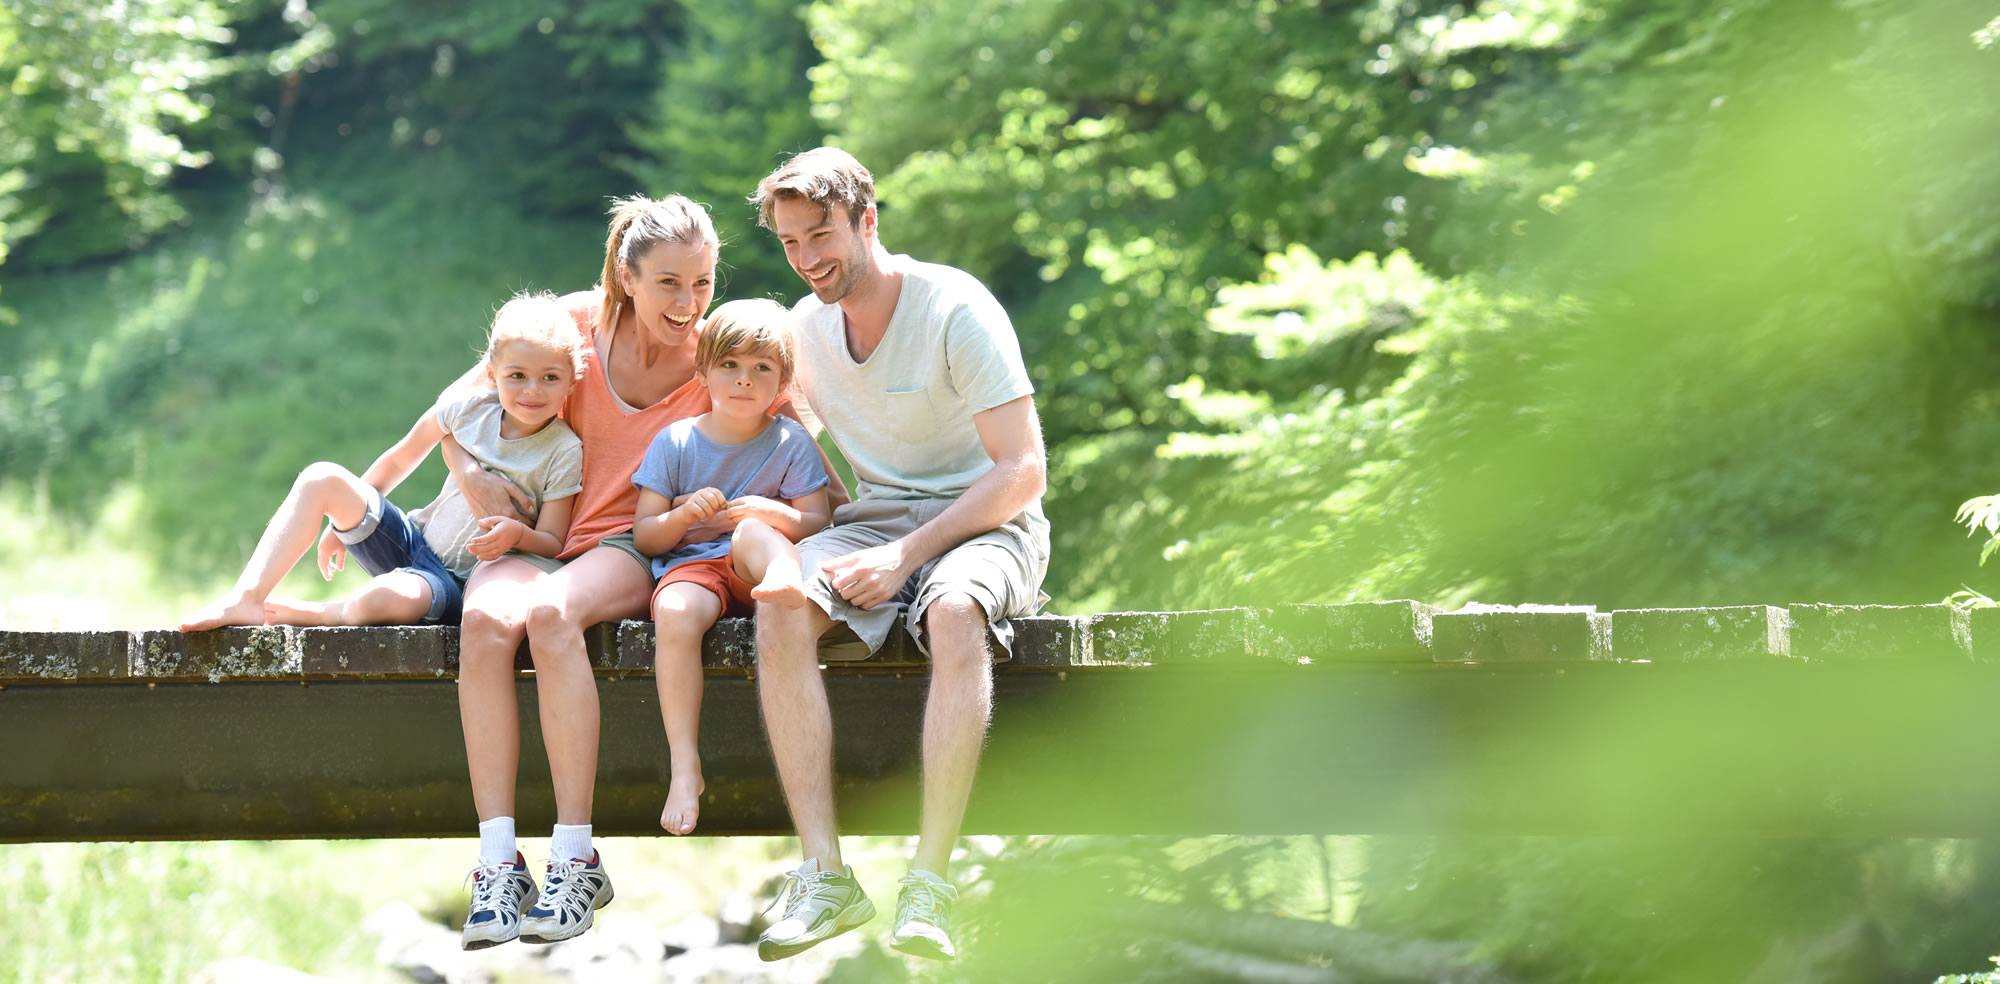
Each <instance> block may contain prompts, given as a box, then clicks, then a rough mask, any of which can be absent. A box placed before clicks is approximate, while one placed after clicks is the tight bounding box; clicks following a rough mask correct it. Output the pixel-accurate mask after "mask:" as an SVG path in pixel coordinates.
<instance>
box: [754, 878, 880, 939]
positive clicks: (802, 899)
mask: <svg viewBox="0 0 2000 984" xmlns="http://www.w3.org/2000/svg"><path fill="white" fill-rule="evenodd" d="M785 892H786V894H785V895H784V896H782V897H783V898H784V901H785V915H784V917H783V918H781V919H779V920H778V921H777V922H775V923H772V924H771V928H770V929H767V930H765V931H764V935H763V936H760V937H758V938H757V956H759V957H761V958H763V959H765V960H783V959H784V958H786V957H789V956H791V955H793V954H795V953H801V952H803V951H805V950H807V949H810V948H812V947H813V946H816V945H818V944H820V943H824V942H826V941H827V940H830V939H833V938H834V937H836V936H839V935H840V934H842V933H845V932H847V931H848V930H850V929H853V928H854V927H856V926H859V925H861V924H862V923H865V922H867V921H868V920H870V919H873V918H875V904H874V903H873V902H870V901H868V896H867V894H866V893H864V892H862V891H861V883H860V882H858V881H855V880H854V869H853V868H842V869H841V870H839V871H821V870H819V862H817V861H807V862H806V863H804V864H802V865H799V866H798V868H796V869H794V870H792V871H787V872H785ZM777 901H778V900H777V899H773V900H771V904H772V905H776V904H777Z"/></svg>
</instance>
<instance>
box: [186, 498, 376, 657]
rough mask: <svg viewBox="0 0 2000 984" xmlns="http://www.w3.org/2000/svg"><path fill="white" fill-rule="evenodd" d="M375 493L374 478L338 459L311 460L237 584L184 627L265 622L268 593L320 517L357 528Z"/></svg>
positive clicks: (301, 552) (309, 541)
mask: <svg viewBox="0 0 2000 984" xmlns="http://www.w3.org/2000/svg"><path fill="white" fill-rule="evenodd" d="M374 495H375V490H374V489H372V488H370V487H369V486H368V483H366V482H363V481H362V480H361V479H360V478H359V477H358V476H356V475H355V474H354V473H353V472H351V471H348V470H347V469H345V468H342V467H341V466H339V465H336V464H334V463H333V462H330V461H319V462H314V463H313V464H310V465H307V466H306V468H305V470H304V471H301V472H299V477H298V478H297V479H296V480H294V481H293V482H292V491H291V492H290V493H288V494H287V495H286V496H285V501H284V502H283V503H281V504H279V506H278V511H277V512H275V513H272V514H271V521H270V522H269V523H267V524H265V526H264V535H263V536H262V537H259V538H258V540H257V549H256V550H254V551H252V552H251V554H250V561H249V563H247V564H244V565H243V573H242V574H241V575H239V576H238V577H237V578H236V586H235V587H233V588H231V589H230V591H229V593H228V594H227V595H224V596H223V597H222V599H221V600H220V601H218V602H216V603H215V604H213V605H210V606H209V607H207V608H204V609H202V610H200V611H198V612H196V613H194V614H193V615H190V616H188V618H187V619H186V620H185V621H183V622H181V631H182V632H200V631H202V630H205V629H216V628H221V627H222V626H225V625H262V624H264V599H265V598H266V597H268V596H269V595H270V594H271V590H272V589H273V588H276V587H277V586H278V582H279V581H281V580H284V577H285V575H286V574H289V573H291V570H292V567H293V566H294V565H296V564H297V563H298V562H299V558H300V557H303V556H305V555H306V551H307V550H310V549H312V545H313V541H314V540H315V539H317V538H318V535H319V524H320V518H321V517H326V518H329V519H332V520H333V525H334V526H336V527H338V528H340V529H344V530H346V529H353V528H354V527H355V525H356V524H358V523H360V522H361V519H362V517H363V516H366V515H367V514H368V503H369V501H370V500H371V499H372V498H373V497H374Z"/></svg>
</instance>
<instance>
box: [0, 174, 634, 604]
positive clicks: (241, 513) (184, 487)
mask: <svg viewBox="0 0 2000 984" xmlns="http://www.w3.org/2000/svg"><path fill="white" fill-rule="evenodd" d="M362 157H363V155H362V154H361V153H360V151H359V149H350V150H349V151H348V152H346V153H344V154H337V155H335V156H332V157H330V158H328V159H326V160H325V161H323V162H322V165H321V167H319V168H318V169H317V170H316V171H315V170H310V169H309V170H307V171H306V173H304V174H302V175H300V176H299V177H297V178H296V180H295V181H294V184H293V185H292V186H291V188H290V189H289V190H288V191H287V192H285V193H283V194H278V195H269V196H265V197H262V198H258V199H255V200H250V201H243V200H225V199H216V198H210V199H207V200H204V201H203V202H202V203H201V204H200V206H199V209H198V212H199V217H198V218H197V220H196V221H195V222H194V223H193V224H191V225H190V227H189V228H187V229H186V230H184V231H182V232H181V233H179V234H177V235H176V236H174V237H172V238H171V239H169V240H167V241H165V242H163V243H161V244H159V245H157V246H156V247H154V248H152V249H149V250H147V251H146V252H143V253H139V254H134V255H132V256H129V257H126V258H123V259H121V260H119V261H117V262H114V263H110V264H107V265H104V266H101V267H93V268H83V269H72V270H62V271H38V272H29V271H22V270H16V269H12V268H8V269H6V271H5V277H6V281H5V283H4V292H5V297H6V299H7V304H8V306H10V307H12V308H13V309H14V310H15V312H16V314H17V315H18V320H17V322H16V323H15V324H13V325H12V326H9V327H7V328H6V329H5V330H4V331H0V366H5V367H9V368H7V369H4V370H0V460H4V461H5V462H6V465H5V467H4V469H0V501H4V502H6V503H7V505H8V507H9V509H8V517H9V518H8V519H7V521H6V528H5V529H4V530H0V544H4V545H0V550H4V551H5V554H4V560H5V566H4V571H0V595H4V596H6V597H8V598H24V597H27V596H29V595H33V596H35V597H36V598H37V599H40V601H38V602H37V603H36V604H34V605H32V606H31V605H27V604H24V603H22V602H20V601H14V602H10V603H8V605H7V608H6V610H5V611H4V612H0V615H4V617H5V623H4V624H8V625H10V626H15V627H22V626H23V625H24V622H23V620H24V619H26V620H28V621H29V622H31V623H34V624H37V625H38V627H48V626H49V623H50V622H51V621H54V620H55V619H56V618H57V617H58V616H59V617H60V619H61V620H62V621H63V623H64V624H78V623H79V622H80V621H82V620H83V618H84V617H85V616H97V615H104V614H107V612H106V609H111V611H109V612H108V614H109V616H110V621H109V622H108V623H107V622H106V621H96V622H95V623H94V624H131V623H132V622H133V621H134V617H135V609H143V610H146V616H145V617H146V618H148V619H154V618H156V617H157V615H158V611H157V610H158V609H161V608H163V607H166V605H168V604H172V605H174V606H178V605H179V604H180V603H181V601H182V600H183V599H187V598H192V597H196V596H201V595H206V594H209V593H211V592H212V591H214V590H215V589H217V588H219V587H220V586H221V585H222V584H223V583H224V582H226V580H227V579H228V578H229V577H230V576H231V575H232V574H233V570H234V568H235V567H236V565H239V564H240V563H241V562H242V560H243V559H244V557H245V556H247V554H248V552H249V548H250V546H251V544H252V543H254V541H255V538H256V535H257V533H258V531H259V530H260V529H261V527H262V525H263V522H264V520H265V518H266V517H268V515H269V514H270V511H271V509H272V508H273V507H274V506H275V505H276V504H277V502H278V501H279V499H281V498H282V497H283V495H284V492H285V490H286V488H287V487H288V486H289V485H290V483H291V479H292V477H293V476H294V475H296V474H297V472H298V470H299V469H300V468H302V467H304V466H305V465H307V464H309V463H311V462H312V461H315V460H320V459H330V460H334V461H339V462H341V463H343V464H346V465H348V466H350V467H352V468H354V469H356V470H357V471H358V470H360V469H361V468H363V467H365V466H366V465H367V463H368V462H369V461H370V460H372V459H373V457H374V456H375V455H376V454H377V453H378V452H380V451H381V450H382V449H383V448H384V447H387V446H388V445H389V444H390V443H391V442H393V441H394V440H395V439H396V438H398V437H400V436H401V435H402V433H403V432H404V431H405V430H407V429H408V427H409V425H410V423H411V422H412V421H413V420H415V419H416V418H417V416H418V415H419V414H421V413H422V412H423V411H424V410H425V409H426V408H427V407H428V406H429V405H430V402H431V400H432V399H433V398H434V397H435V395H436V393H437V392H438V391H439V390H440V389H441V388H442V387H443V386H444V385H445V384H446V383H447V382H449V381H450V380H451V379H453V378H455V377H456V376H457V375H458V374H459V373H460V372H462V371H463V370H464V368H465V367H466V366H467V365H469V364H470V363H471V362H472V360H473V359H474V358H475V357H476V354H477V352H478V348H479V345H480V341H481V339H482V338H483V335H484V331H485V327H486V323H487V320H488V319H489V318H490V316H491V313H492V311H493V310H494V309H495V308H497V307H498V306H499V304H500V303H501V302H502V301H504V300H505V299H506V298H507V296H508V295H509V294H511V293H512V292H514V291H516V290H521V289H544V290H556V291H564V290H573V289H579V288H582V287H587V286H588V285H589V284H590V283H591V282H592V280H593V277H594V274H595V270H596V266H597V262H598V254H597V253H596V250H597V248H598V247H597V243H599V242H601V241H602V240H601V236H602V232H601V228H602V227H601V225H599V224H598V222H597V221H595V220H594V219H593V220H588V221H584V220H574V221H555V220H546V219H543V220H536V219H529V218H524V217H522V216H521V215H519V214H517V213H516V212H515V211H514V210H513V209H512V208H511V207H509V206H508V205H507V203H504V202H501V201H497V200H494V199H493V198H492V197H491V193H490V192H488V191H485V190H483V189H484V187H485V183H484V182H482V181H480V180H478V177H477V175H478V173H479V168H480V167H481V166H484V165H479V164H473V163H469V162H467V161H464V160H461V159H458V158H455V157H453V156H451V155H449V154H445V153H439V154H436V155H433V156H430V157H425V158H420V159H418V160H417V161H415V162H414V163H407V164H405V165H403V166H401V167H399V169H398V170H396V171H394V172H393V173H392V172H387V171H383V170H380V169H379V168H378V169H375V170H370V169H369V168H368V167H366V166H365V165H363V164H361V163H360V159H361V158H362ZM442 477H443V470H442V467H441V466H440V465H439V464H437V462H436V461H435V460H433V461H432V462H431V463H429V464H428V465H427V466H426V467H425V468H424V469H422V470H420V471H419V473H418V474H417V475H416V476H415V477H413V478H412V480H411V481H410V482H409V483H406V485H405V487H404V491H402V492H400V493H399V494H398V495H397V497H396V498H397V499H398V500H399V501H404V502H407V504H408V505H410V506H416V505H421V504H422V503H423V502H424V501H426V500H428V498H429V497H430V496H431V495H432V494H434V493H435V491H436V489H437V486H438V483H439V482H440V481H441V480H442ZM107 573H109V574H110V575H111V576H110V577H109V579H108V581H107V578H106V577H105V576H104V575H106V574H107ZM295 586H296V587H297V588H298V589H300V590H304V591H308V592H312V593H318V594H324V593H325V592H326V591H327V590H328V589H327V588H324V587H320V586H318V582H317V579H316V578H312V579H306V580H301V581H299V582H295ZM342 587H344V586H342ZM113 588H115V589H116V592H117V595H116V597H117V601H116V602H115V603H114V602H111V601H109V600H107V599H108V598H109V597H110V596H111V590H110V589H113ZM135 591H137V592H138V593H136V594H135V593H134V592H135ZM51 598H61V599H69V600H67V601H64V602H62V603H59V604H55V605H53V606H52V607H51V606H48V605H46V604H44V602H46V601H47V600H48V599H51ZM142 598H143V599H147V600H145V601H140V600H138V599H142ZM43 612H52V613H54V614H51V615H49V616H47V617H43V616H42V615H40V614H39V613H43Z"/></svg>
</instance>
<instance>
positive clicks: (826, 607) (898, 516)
mask: <svg viewBox="0 0 2000 984" xmlns="http://www.w3.org/2000/svg"><path fill="white" fill-rule="evenodd" d="M953 501H955V500H952V499H866V500H862V501H860V502H850V503H847V504H845V505H842V506H840V507H838V508H836V509H834V511H833V525H832V526H829V527H827V528H826V529H824V530H821V531H819V532H818V533H815V534H813V535H812V536H809V537H807V538H805V539H804V540H801V541H800V542H799V568H800V570H801V572H802V573H803V574H804V576H805V583H806V594H807V595H808V596H810V597H811V598H812V600H813V602H814V603H815V604H817V605H819V607H820V610H822V611H824V612H826V614H827V615H828V616H829V617H830V618H832V619H833V620H834V622H835V623H836V626H835V628H834V629H833V630H832V631H830V632H829V633H828V634H827V641H829V642H832V641H836V640H835V635H836V634H837V633H839V632H840V628H839V625H840V624H845V625H846V626H847V628H848V629H850V630H852V632H853V633H854V635H855V636H857V637H859V638H860V640H861V641H862V642H863V643H865V644H866V645H867V647H868V651H869V652H873V651H875V650H877V649H880V648H882V644H883V643H884V642H886V641H888V639H889V633H890V631H891V630H892V628H893V623H894V622H895V619H896V616H897V615H898V614H906V615H907V617H906V618H905V619H904V626H905V628H906V629H907V630H908V631H909V633H910V637H911V638H912V639H914V640H916V643H917V648H918V649H920V650H922V651H923V652H924V653H925V654H926V655H928V654H929V653H930V650H929V649H928V648H926V645H925V641H924V634H923V624H924V612H925V611H926V610H927V609H929V607H930V604H931V602H933V601H936V600H937V599H939V598H941V597H944V596H945V595H947V594H952V593H959V594H964V595H966V596H968V597H970V598H971V599H972V600H974V601H976V602H978V603H979V606H980V607H981V608H983V609H985V611H986V618H987V621H988V623H989V624H990V625H991V627H992V631H993V638H994V641H996V642H998V643H999V644H1000V649H1001V653H1000V654H996V658H999V659H1004V658H1007V656H1009V655H1011V654H1012V653H1013V646H1014V627H1013V624H1012V623H1011V622H1010V621H1009V619H1012V618H1014V617H1016V616H1020V615H1032V614H1034V613H1035V611H1036V610H1038V609H1040V608H1041V607H1042V605H1044V604H1046V603H1047V602H1048V600H1049V598H1048V596H1047V595H1045V594H1043V593H1042V591H1041V587H1042V578H1043V577H1045V576H1047V574H1048V570H1049V541H1048V533H1047V526H1046V524H1043V523H1039V522H1037V523H1033V524H1032V525H1031V521H1030V520H1029V519H1028V516H1027V514H1026V513H1023V514H1021V515H1019V516H1016V517H1014V518H1013V519H1011V520H1008V521H1007V524H1006V525H1005V526H1002V527H1000V528H999V529H997V530H992V531H990V532H987V533H982V534H980V535H979V536H976V537H973V538H972V539H970V540H967V541H965V542H964V543H961V544H959V545H958V546H956V547H953V548H952V549H951V550H950V551H949V552H947V553H945V554H944V556H941V557H938V558H936V559H934V560H932V561H931V562H930V563H927V564H925V565H924V566H923V567H922V568H920V569H918V571H917V573H916V574H915V575H913V576H912V577H911V578H910V579H909V580H908V581H905V582H903V587H902V590H901V591H899V592H897V593H896V596H895V597H894V598H892V599H890V600H889V601H886V602H883V603H882V604H880V605H877V606H876V607H874V608H856V607H854V606H853V605H850V604H848V603H847V602H846V600H845V599H842V598H841V597H840V596H839V595H838V594H836V593H835V592H834V590H833V585H832V584H831V583H830V582H828V580H827V578H826V576H825V575H824V574H822V573H820V566H821V565H822V564H825V563H826V562H827V561H830V560H832V559H834V558H836V557H841V556H845V555H847V554H851V553H853V552H855V551H856V550H865V549H867V548H869V547H873V546H879V545H881V544H884V543H888V542H889V541H891V540H895V539H899V538H901V537H904V536H908V535H909V534H911V533H913V532H915V531H916V529H917V527H919V526H922V525H924V524H925V523H927V522H930V521H931V520H932V519H934V518H936V517H937V515H938V514H939V513H942V512H944V511H945V509H946V508H947V507H949V506H950V505H951V504H952V502H953ZM821 653H822V654H823V655H824V656H825V657H826V658H828V659H839V658H842V657H843V656H847V657H848V658H854V657H858V656H860V655H862V654H861V653H860V652H858V651H853V650H848V651H846V652H843V651H842V649H841V648H840V647H833V648H822V649H821Z"/></svg>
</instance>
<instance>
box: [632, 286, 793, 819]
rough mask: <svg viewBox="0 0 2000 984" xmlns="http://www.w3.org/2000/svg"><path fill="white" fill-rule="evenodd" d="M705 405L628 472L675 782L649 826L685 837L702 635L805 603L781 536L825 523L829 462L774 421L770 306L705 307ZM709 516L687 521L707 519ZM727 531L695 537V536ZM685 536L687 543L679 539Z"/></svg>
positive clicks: (781, 365) (782, 336)
mask: <svg viewBox="0 0 2000 984" xmlns="http://www.w3.org/2000/svg"><path fill="white" fill-rule="evenodd" d="M694 359H695V362H694V365H695V373H696V374H697V375H698V376H699V377H700V378H701V380H702V382H703V384H705V385H706V386H707V387H708V394H709V411H708V412H707V413H704V414H701V415H700V416H696V417H689V418H686V419H683V420H678V421H675V422H674V423H672V424H668V425H667V427H666V428H665V429H663V430H661V431H660V433H659V435H658V436H656V437H654V438H653V443H652V446H651V447H649V448H647V450H646V458H645V460H644V461H643V462H641V463H640V465H639V470H638V472H636V473H635V474H634V475H633V476H632V484H634V485H636V486H638V487H639V510H638V514H637V522H636V523H635V524H634V526H633V527H632V533H633V541H634V543H635V544H636V545H637V546H638V547H639V549H640V550H641V551H643V552H644V553H646V554H647V555H649V556H652V557H654V558H655V559H654V561H653V573H654V575H655V576H656V577H658V578H659V579H660V583H659V586H658V587H657V588H655V589H654V593H653V623H654V632H655V638H656V640H657V642H656V644H655V648H654V656H653V671H654V674H655V678H656V679H657V680H658V683H659V688H660V717H661V720H662V722H663V723H664V724H665V726H666V731H667V756H668V760H669V762H670V764H671V767H672V780H671V782H670V783H669V785H668V787H667V802H666V805H665V807H664V808H663V809H661V811H660V826H661V827H662V828H664V829H665V830H666V831H667V832H669V833H673V834H685V833H688V832H690V831H692V830H694V825H695V818H696V815H697V814H698V813H699V812H700V801H701V792H702V779H701V754H700V749H699V748H698V742H697V738H698V736H699V734H700V730H701V729H700V721H701V689H702V678H701V639H702V636H703V635H704V634H705V633H707V632H708V629H709V627H710V626H712V625H714V624H715V620H716V619H718V618H721V617H722V616H724V615H749V614H751V612H752V611H753V604H754V602H755V601H770V602H776V603H778V604H783V605H788V606H791V607H797V606H799V605H803V604H805V602H806V596H805V592H804V585H803V584H802V583H801V581H800V579H799V555H798V551H797V550H796V549H795V548H794V547H793V546H792V542H793V541H795V540H797V539H799V538H800V537H804V536H807V535H809V534H811V533H814V532H816V531H818V530H819V529H821V528H823V527H825V526H826V523H827V518H828V516H829V515H830V513H831V511H832V510H831V506H830V505H829V502H828V496H827V474H826V468H825V466H824V465H822V464H821V462H820V456H819V449H818V448H817V447H816V446H815V445H814V444H813V440H812V438H811V437H810V436H809V435H808V434H807V433H806V431H805V428H803V427H801V426H799V424H798V423H797V422H796V421H793V420H790V419H788V418H785V417H773V416H771V406H772V404H774V403H776V402H777V400H778V397H779V395H780V394H782V393H783V392H784V391H785V387H786V386H787V385H788V384H789V383H790V382H791V380H792V334H791V315H790V313H788V312H787V311H786V310H785V309H784V307H783V306H782V305H780V304H778V303H777V302H775V301H768V300H745V301H731V302H729V303H727V304H724V305H722V306H721V307H718V308H716V309H715V311H714V313H713V314H711V315H709V318H708V321H707V323H706V324H704V325H703V326H702V330H701V339H700V341H699V342H698V343H696V346H695V356H694ZM711 519H714V520H717V522H715V523H708V524H706V526H705V527H700V528H698V527H697V524H702V523H703V521H704V520H711ZM716 525H724V526H733V528H734V532H733V533H723V534H721V535H719V536H717V535H712V534H711V535H708V536H706V537H704V536H703V531H704V529H705V528H712V527H714V526H716ZM690 529H693V530H694V533H693V537H694V542H683V541H684V540H686V539H688V538H689V536H690V534H689V531H690Z"/></svg>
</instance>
